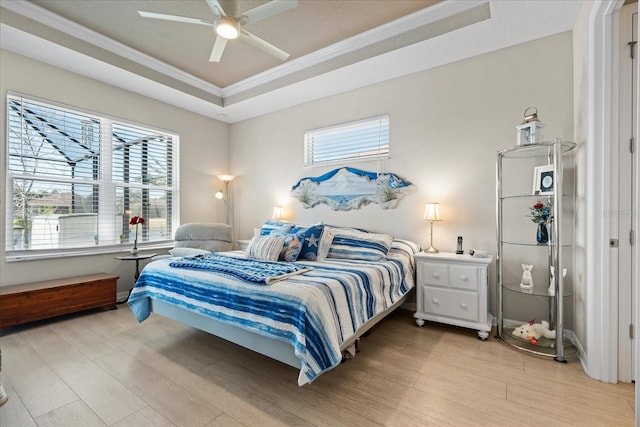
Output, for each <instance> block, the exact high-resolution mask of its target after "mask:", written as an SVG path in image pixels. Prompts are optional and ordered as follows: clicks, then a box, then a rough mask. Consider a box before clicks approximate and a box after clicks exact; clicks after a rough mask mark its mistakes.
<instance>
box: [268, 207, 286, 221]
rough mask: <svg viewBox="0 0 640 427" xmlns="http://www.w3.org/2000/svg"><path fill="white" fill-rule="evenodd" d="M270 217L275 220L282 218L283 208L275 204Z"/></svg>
mask: <svg viewBox="0 0 640 427" xmlns="http://www.w3.org/2000/svg"><path fill="white" fill-rule="evenodd" d="M271 218H272V219H274V220H276V221H282V220H284V208H283V207H282V206H276V207H275V208H273V216H272V217H271Z"/></svg>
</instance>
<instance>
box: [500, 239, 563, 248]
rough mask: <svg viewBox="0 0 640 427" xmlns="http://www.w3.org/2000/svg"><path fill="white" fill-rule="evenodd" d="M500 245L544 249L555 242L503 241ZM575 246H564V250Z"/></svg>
mask: <svg viewBox="0 0 640 427" xmlns="http://www.w3.org/2000/svg"><path fill="white" fill-rule="evenodd" d="M500 243H502V244H503V245H515V246H534V247H542V248H548V247H550V246H553V245H554V243H553V242H549V243H534V242H531V243H527V242H509V241H506V240H501V241H500ZM572 246H573V245H572V244H570V243H567V244H564V245H562V247H563V248H570V247H572Z"/></svg>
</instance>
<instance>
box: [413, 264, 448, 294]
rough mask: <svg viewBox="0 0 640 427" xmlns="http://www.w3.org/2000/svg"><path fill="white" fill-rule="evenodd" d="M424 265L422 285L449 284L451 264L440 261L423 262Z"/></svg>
mask: <svg viewBox="0 0 640 427" xmlns="http://www.w3.org/2000/svg"><path fill="white" fill-rule="evenodd" d="M420 265H421V267H422V272H423V275H422V276H423V277H420V279H421V280H422V283H420V284H421V285H434V286H442V287H445V288H446V287H448V286H449V266H448V265H447V264H439V263H435V262H433V263H423V264H420Z"/></svg>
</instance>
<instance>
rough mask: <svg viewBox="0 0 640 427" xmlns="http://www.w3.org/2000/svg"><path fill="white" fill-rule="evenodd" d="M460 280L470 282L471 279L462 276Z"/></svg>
mask: <svg viewBox="0 0 640 427" xmlns="http://www.w3.org/2000/svg"><path fill="white" fill-rule="evenodd" d="M460 280H462V281H463V282H466V281H467V280H469V278H468V277H467V276H460Z"/></svg>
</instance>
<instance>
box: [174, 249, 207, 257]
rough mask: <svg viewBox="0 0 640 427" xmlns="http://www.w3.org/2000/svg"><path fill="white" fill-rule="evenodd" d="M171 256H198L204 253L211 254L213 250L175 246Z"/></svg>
mask: <svg viewBox="0 0 640 427" xmlns="http://www.w3.org/2000/svg"><path fill="white" fill-rule="evenodd" d="M169 253H170V254H171V256H196V255H202V254H210V253H211V252H209V251H205V250H204V249H196V248H173V249H171V250H170V251H169Z"/></svg>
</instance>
